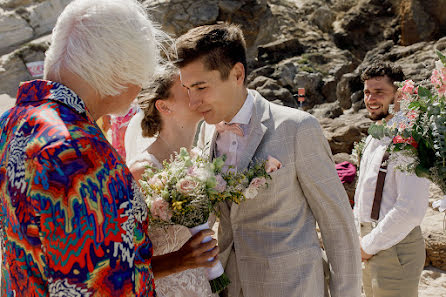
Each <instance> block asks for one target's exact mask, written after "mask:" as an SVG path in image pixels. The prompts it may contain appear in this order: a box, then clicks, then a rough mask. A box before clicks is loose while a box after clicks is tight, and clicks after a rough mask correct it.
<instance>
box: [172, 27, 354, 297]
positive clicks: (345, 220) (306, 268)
mask: <svg viewBox="0 0 446 297" xmlns="http://www.w3.org/2000/svg"><path fill="white" fill-rule="evenodd" d="M176 46H177V51H178V62H177V64H178V66H179V67H180V72H181V81H182V83H183V85H184V87H186V88H187V90H188V92H189V96H190V103H189V105H190V108H191V109H193V110H196V111H198V112H200V113H202V114H203V116H204V119H205V121H206V124H205V125H203V127H202V129H201V132H200V136H199V145H201V146H203V147H207V148H208V149H209V150H210V151H209V153H210V155H211V156H213V157H215V156H221V155H223V154H225V155H226V156H227V159H226V163H227V164H226V165H228V166H233V167H235V168H236V169H237V170H243V169H245V168H246V167H247V166H248V165H249V164H250V162H251V161H252V160H266V159H267V158H268V156H272V157H274V158H275V159H277V160H279V161H280V162H281V168H280V169H278V170H277V171H275V172H273V173H272V174H271V177H272V180H270V181H269V185H268V187H267V188H266V189H265V190H264V191H263V192H261V193H260V194H259V195H258V196H257V197H256V198H254V199H251V200H247V201H245V202H243V203H241V204H240V205H235V204H232V205H230V204H222V205H221V209H220V211H221V217H220V229H219V234H218V239H219V247H220V251H221V253H220V259H221V260H222V262H223V265H224V266H225V270H226V273H227V275H228V276H229V278H230V279H231V285H230V286H229V289H228V291H227V292H226V293H227V296H231V297H243V296H244V297H276V296H277V297H278V296H282V297H322V296H324V276H323V268H322V257H321V249H320V244H319V240H318V236H317V233H316V222H317V223H318V224H319V227H320V230H321V232H322V238H323V243H324V246H325V249H326V252H327V255H328V260H329V262H330V265H331V270H332V274H331V283H330V291H331V296H333V297H349V296H351V297H357V296H360V295H361V293H360V285H361V284H360V280H361V270H360V263H361V258H360V254H359V251H360V249H359V243H358V237H357V233H356V230H355V226H354V223H353V214H352V210H351V208H350V205H349V203H348V198H347V196H346V193H345V191H344V189H343V187H342V185H341V183H340V181H339V178H338V176H337V174H336V170H335V167H334V165H333V160H332V156H331V152H330V148H329V146H328V143H327V141H326V139H325V138H324V136H323V134H322V130H321V128H320V126H319V124H318V122H317V120H316V119H315V118H314V117H312V116H311V115H309V114H307V113H305V112H302V111H299V110H295V109H291V108H286V107H282V106H279V105H275V104H271V103H269V102H268V101H267V100H265V99H264V98H263V97H262V96H261V95H260V94H259V93H258V92H256V91H254V90H248V89H247V88H246V46H245V41H244V38H243V34H242V32H241V30H240V29H239V28H238V27H236V26H234V25H228V24H218V25H211V26H202V27H198V28H195V29H192V30H190V31H189V32H187V33H186V34H185V35H183V36H181V37H179V39H178V40H177V42H176Z"/></svg>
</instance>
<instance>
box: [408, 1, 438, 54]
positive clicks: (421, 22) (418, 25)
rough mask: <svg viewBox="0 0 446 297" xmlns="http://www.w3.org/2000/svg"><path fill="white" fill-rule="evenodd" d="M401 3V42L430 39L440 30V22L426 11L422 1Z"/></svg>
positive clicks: (409, 42)
mask: <svg viewBox="0 0 446 297" xmlns="http://www.w3.org/2000/svg"><path fill="white" fill-rule="evenodd" d="M400 5H401V6H400V23H401V40H400V41H401V44H402V45H410V44H413V43H417V42H420V41H426V40H430V39H431V38H432V37H433V36H434V34H435V33H436V32H437V31H438V23H437V22H436V21H435V19H434V18H432V16H431V15H429V14H428V13H426V11H425V10H424V7H423V5H422V4H421V2H420V1H419V0H409V1H402V2H401V4H400ZM443 5H444V3H443Z"/></svg>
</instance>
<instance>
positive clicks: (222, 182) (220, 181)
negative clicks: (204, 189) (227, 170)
mask: <svg viewBox="0 0 446 297" xmlns="http://www.w3.org/2000/svg"><path fill="white" fill-rule="evenodd" d="M215 179H216V180H217V185H216V186H215V187H214V189H215V190H216V191H217V192H219V193H221V192H223V191H224V190H226V181H225V180H224V179H223V177H222V176H221V175H220V174H219V175H217V176H216V177H215Z"/></svg>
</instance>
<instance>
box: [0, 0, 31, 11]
mask: <svg viewBox="0 0 446 297" xmlns="http://www.w3.org/2000/svg"><path fill="white" fill-rule="evenodd" d="M32 2H36V1H33V0H0V7H1V8H5V9H13V8H18V7H23V6H26V5H29V4H31V3H32Z"/></svg>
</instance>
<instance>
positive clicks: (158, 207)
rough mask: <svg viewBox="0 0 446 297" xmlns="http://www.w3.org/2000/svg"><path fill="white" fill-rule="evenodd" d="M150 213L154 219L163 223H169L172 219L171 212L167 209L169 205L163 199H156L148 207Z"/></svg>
mask: <svg viewBox="0 0 446 297" xmlns="http://www.w3.org/2000/svg"><path fill="white" fill-rule="evenodd" d="M150 212H151V213H152V215H153V216H154V217H157V218H160V219H161V220H163V221H169V220H170V219H171V218H172V211H171V210H170V209H169V203H167V202H166V201H164V199H163V198H161V197H158V198H156V199H155V200H154V201H153V202H152V203H151V205H150Z"/></svg>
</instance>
